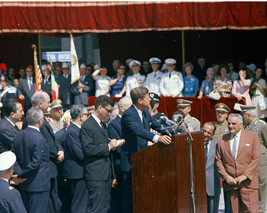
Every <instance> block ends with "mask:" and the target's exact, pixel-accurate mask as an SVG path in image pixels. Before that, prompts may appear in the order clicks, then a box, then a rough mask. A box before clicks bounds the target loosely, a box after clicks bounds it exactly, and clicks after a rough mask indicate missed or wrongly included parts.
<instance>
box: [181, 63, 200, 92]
mask: <svg viewBox="0 0 267 213" xmlns="http://www.w3.org/2000/svg"><path fill="white" fill-rule="evenodd" d="M184 70H185V73H186V76H185V77H184V89H183V96H184V97H196V96H197V93H198V91H199V81H198V79H197V78H196V77H195V76H194V75H192V71H193V65H192V63H191V62H187V63H186V64H185V65H184Z"/></svg>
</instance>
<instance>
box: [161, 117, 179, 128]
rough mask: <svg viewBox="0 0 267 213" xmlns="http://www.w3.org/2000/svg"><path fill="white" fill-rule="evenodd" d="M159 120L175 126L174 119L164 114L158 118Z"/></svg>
mask: <svg viewBox="0 0 267 213" xmlns="http://www.w3.org/2000/svg"><path fill="white" fill-rule="evenodd" d="M159 122H160V123H161V124H167V125H168V126H177V123H175V122H174V121H172V120H170V119H169V118H167V117H166V116H161V117H160V118H159Z"/></svg>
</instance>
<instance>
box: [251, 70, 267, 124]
mask: <svg viewBox="0 0 267 213" xmlns="http://www.w3.org/2000/svg"><path fill="white" fill-rule="evenodd" d="M261 74H262V69H261V68H257V69H256V71H255V77H254V78H253V79H252V82H251V86H250V92H251V97H252V105H254V106H256V110H257V112H258V117H259V118H261V119H262V118H266V117H267V110H261V109H260V107H259V102H260V100H262V99H264V95H265V94H266V81H265V80H264V79H263V78H261Z"/></svg>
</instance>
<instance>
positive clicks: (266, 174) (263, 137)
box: [245, 118, 267, 212]
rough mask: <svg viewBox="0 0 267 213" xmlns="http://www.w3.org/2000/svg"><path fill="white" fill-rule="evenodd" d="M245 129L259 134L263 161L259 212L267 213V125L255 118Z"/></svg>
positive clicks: (260, 169)
mask: <svg viewBox="0 0 267 213" xmlns="http://www.w3.org/2000/svg"><path fill="white" fill-rule="evenodd" d="M245 129H247V130H251V131H254V132H257V134H258V136H259V140H260V152H261V161H260V167H259V170H258V175H259V212H265V207H266V198H267V124H266V123H265V122H264V121H262V120H260V119H258V118H255V119H254V120H253V121H252V122H251V123H250V124H248V125H246V126H245Z"/></svg>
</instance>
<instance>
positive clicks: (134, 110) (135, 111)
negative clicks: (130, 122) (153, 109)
mask: <svg viewBox="0 0 267 213" xmlns="http://www.w3.org/2000/svg"><path fill="white" fill-rule="evenodd" d="M131 107H132V111H133V113H134V114H135V116H136V117H137V118H138V120H139V121H140V123H141V124H142V125H143V123H142V121H141V119H140V117H139V114H138V112H137V110H136V109H135V107H134V105H132V106H131Z"/></svg>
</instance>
